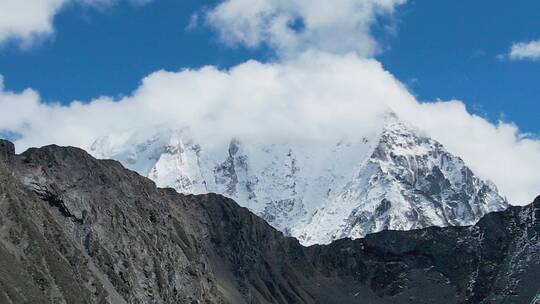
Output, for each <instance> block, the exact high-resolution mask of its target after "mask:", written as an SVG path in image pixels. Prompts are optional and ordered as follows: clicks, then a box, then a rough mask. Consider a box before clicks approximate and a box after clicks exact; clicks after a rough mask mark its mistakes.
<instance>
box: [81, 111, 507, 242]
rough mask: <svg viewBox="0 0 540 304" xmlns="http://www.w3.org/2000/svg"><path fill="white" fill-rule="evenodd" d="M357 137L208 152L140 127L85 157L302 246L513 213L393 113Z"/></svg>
mask: <svg viewBox="0 0 540 304" xmlns="http://www.w3.org/2000/svg"><path fill="white" fill-rule="evenodd" d="M358 134H359V135H358V136H356V137H349V138H340V139H338V140H336V141H334V142H332V141H322V140H298V139H295V140H277V141H270V143H268V141H266V140H257V139H248V140H242V139H238V138H231V139H230V140H228V141H226V142H224V144H221V145H219V144H214V142H212V143H211V144H206V145H205V143H203V142H204V141H202V140H198V138H197V136H195V135H193V134H192V133H190V131H189V130H188V129H179V130H177V129H159V130H157V131H153V130H142V131H140V130H139V131H134V132H130V133H127V134H116V135H115V134H113V135H109V136H107V137H104V138H100V139H98V140H97V141H96V142H94V143H93V144H92V146H91V148H90V150H89V152H90V153H91V154H92V155H94V156H95V157H97V158H106V159H107V158H110V159H115V160H118V161H120V162H121V163H122V164H124V165H125V166H126V167H127V168H129V169H132V170H135V171H137V172H139V173H140V174H141V175H143V176H147V177H149V178H150V179H152V180H153V181H155V182H156V184H157V185H158V186H160V187H172V188H174V189H176V190H177V191H178V192H180V193H184V194H203V193H219V194H222V195H225V196H227V197H230V198H232V199H234V200H235V201H236V202H238V203H239V204H240V205H241V206H244V207H247V208H248V209H249V210H251V211H252V212H254V213H255V214H257V215H259V216H260V217H262V218H263V219H265V220H266V221H267V222H268V223H269V224H270V225H272V226H273V227H275V228H276V229H278V230H280V231H282V232H284V233H285V234H286V235H289V236H294V237H296V238H297V239H299V240H300V242H301V243H302V244H304V245H312V244H329V243H330V242H332V241H333V240H336V239H340V238H361V237H364V236H366V235H367V234H369V233H373V232H379V231H382V230H388V229H392V230H410V229H417V228H424V227H430V226H451V225H453V226H459V225H461V226H463V225H472V224H474V223H476V222H477V221H478V220H479V219H480V218H481V217H482V216H483V215H485V214H486V213H489V212H493V211H501V210H504V209H506V208H507V207H508V202H507V201H506V199H504V198H503V196H502V195H501V194H500V193H499V191H498V189H497V187H496V186H495V185H494V184H493V183H492V182H490V181H487V180H484V179H482V178H480V177H478V175H476V174H475V173H474V172H473V171H472V170H471V169H470V168H469V167H468V166H467V165H466V164H465V162H464V161H463V160H462V159H461V158H459V157H458V156H455V155H453V154H451V153H450V152H448V151H447V150H446V149H445V148H444V147H443V146H442V145H441V144H440V143H439V142H437V141H436V140H433V139H431V138H429V137H428V136H426V135H425V134H423V132H421V131H419V130H418V129H416V128H414V127H413V126H410V125H408V124H407V123H405V122H403V121H401V120H400V119H399V118H398V117H397V116H395V115H393V114H389V115H387V116H385V118H384V119H382V121H381V123H380V126H379V127H377V128H375V129H374V130H369V131H365V130H359V131H358Z"/></svg>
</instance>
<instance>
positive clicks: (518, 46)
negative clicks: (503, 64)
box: [508, 40, 540, 60]
mask: <svg viewBox="0 0 540 304" xmlns="http://www.w3.org/2000/svg"><path fill="white" fill-rule="evenodd" d="M508 57H509V58H510V59H512V60H540V40H535V41H529V42H519V43H514V44H513V45H512V48H511V49H510V54H508Z"/></svg>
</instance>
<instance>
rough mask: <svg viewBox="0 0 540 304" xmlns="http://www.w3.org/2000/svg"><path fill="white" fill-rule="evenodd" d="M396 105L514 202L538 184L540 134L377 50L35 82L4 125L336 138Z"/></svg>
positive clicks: (82, 133) (206, 137)
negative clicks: (132, 79)
mask: <svg viewBox="0 0 540 304" xmlns="http://www.w3.org/2000/svg"><path fill="white" fill-rule="evenodd" d="M388 111H393V112H395V113H396V114H397V115H398V116H399V117H401V118H402V119H403V120H405V121H407V122H408V123H411V124H412V125H414V126H416V127H418V128H419V129H421V130H423V131H424V132H426V133H427V134H428V135H429V136H431V137H433V138H435V139H436V140H438V141H440V142H441V143H442V144H444V145H445V146H446V147H447V148H448V149H449V151H450V152H452V153H454V154H456V155H459V156H461V157H462V158H463V159H464V160H465V162H467V163H468V164H469V165H470V166H471V168H472V169H473V170H475V172H476V173H478V174H479V175H480V176H482V177H485V178H489V179H491V180H493V181H494V182H495V183H496V184H497V185H498V186H499V187H500V189H501V190H502V192H503V193H504V194H506V195H508V197H509V199H510V200H511V202H513V203H521V202H527V201H529V200H530V197H532V196H534V195H536V194H537V193H536V192H537V191H538V189H540V179H539V178H538V177H539V176H538V170H537V168H539V167H540V142H539V141H537V140H533V139H528V138H523V137H522V136H521V135H520V133H519V130H518V128H517V127H516V126H515V125H513V124H508V123H504V122H499V123H498V124H496V125H494V124H491V123H490V122H488V121H486V120H485V119H483V118H481V117H478V116H475V115H472V114H470V113H469V112H468V111H467V109H466V108H465V106H464V105H463V103H462V102H460V101H449V102H433V103H420V102H418V101H417V100H416V99H415V98H414V96H413V95H411V94H410V93H409V92H408V91H407V89H406V88H405V87H404V86H403V84H402V83H400V82H399V81H398V80H396V79H395V78H394V77H393V76H392V74H390V73H389V72H387V71H385V70H384V69H383V67H382V65H381V64H380V63H379V62H378V61H376V60H374V59H366V58H362V57H359V56H358V55H354V54H349V55H346V56H342V55H336V54H329V53H325V52H317V51H310V52H306V53H303V54H301V55H299V56H296V57H295V58H294V59H287V60H284V61H282V62H280V63H262V62H258V61H253V60H251V61H247V62H245V63H243V64H240V65H238V66H235V67H233V68H231V69H228V70H220V69H218V68H216V67H213V66H207V67H203V68H200V69H186V70H182V71H178V72H168V71H157V72H155V73H153V74H151V75H149V76H147V77H146V78H145V79H144V80H143V81H142V84H141V85H140V86H139V88H138V89H137V90H136V91H134V92H133V93H132V94H131V96H128V97H125V98H122V99H119V100H115V99H113V98H110V97H100V98H97V99H95V100H92V101H89V102H84V103H82V102H77V101H74V102H72V103H71V104H69V105H58V104H45V103H43V102H42V101H41V99H40V97H39V94H38V93H37V92H35V91H33V90H26V91H23V92H20V93H14V92H9V91H7V90H6V89H3V90H1V91H0V113H9V114H6V115H3V117H2V119H1V120H0V131H2V130H4V131H9V132H15V133H18V134H19V135H20V136H21V137H20V139H18V140H17V146H18V149H19V150H20V149H25V148H27V147H30V146H41V145H45V144H50V143H56V144H60V145H73V146H79V147H83V148H88V147H89V146H90V145H91V144H92V142H93V141H94V140H96V139H98V138H100V137H103V136H106V135H110V134H117V133H118V134H121V133H125V132H128V131H131V130H149V129H152V128H157V127H166V128H173V129H174V128H189V130H190V133H192V134H193V136H194V137H196V138H197V140H198V141H200V142H201V143H202V144H203V145H205V146H211V145H212V144H213V143H215V142H216V141H220V140H221V141H227V140H229V139H230V138H231V137H239V138H242V139H246V140H249V139H250V138H256V139H257V140H264V141H269V142H272V141H275V142H279V141H281V140H284V139H285V140H300V141H302V140H307V141H320V143H321V144H328V143H329V142H332V141H335V140H336V139H342V138H344V137H353V138H357V137H358V136H362V134H365V133H366V132H370V130H373V128H376V127H377V126H378V125H379V124H378V123H380V119H381V117H382V116H384V115H385V114H386V113H387V112H388Z"/></svg>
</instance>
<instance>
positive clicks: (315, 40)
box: [205, 0, 405, 56]
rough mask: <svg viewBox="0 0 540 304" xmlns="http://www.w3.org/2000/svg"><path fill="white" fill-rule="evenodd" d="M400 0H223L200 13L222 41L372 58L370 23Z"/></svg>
mask: <svg viewBox="0 0 540 304" xmlns="http://www.w3.org/2000/svg"><path fill="white" fill-rule="evenodd" d="M403 3H405V0H335V1H327V0H296V1H291V0H226V1H223V2H222V3H221V4H219V5H218V6H217V7H215V8H213V9H211V10H210V11H208V12H207V13H206V15H205V16H206V22H207V23H208V24H209V25H210V26H212V27H214V28H215V29H216V30H217V31H218V33H219V35H220V38H221V41H223V42H225V43H226V44H229V45H231V44H242V45H244V46H247V47H250V48H254V47H259V46H261V45H267V46H269V47H271V48H273V49H275V50H276V51H277V53H278V54H279V55H281V56H289V55H291V54H297V53H301V52H303V51H305V50H306V49H317V50H322V51H326V52H332V53H340V54H345V53H348V52H351V51H354V52H356V53H357V54H360V55H363V56H372V55H373V54H375V53H376V52H377V50H378V47H379V46H378V44H377V42H376V41H375V39H374V38H373V37H372V35H371V26H372V25H373V24H374V23H375V21H376V20H377V18H378V17H381V16H389V15H392V13H393V12H394V10H395V9H396V7H397V6H398V5H400V4H403Z"/></svg>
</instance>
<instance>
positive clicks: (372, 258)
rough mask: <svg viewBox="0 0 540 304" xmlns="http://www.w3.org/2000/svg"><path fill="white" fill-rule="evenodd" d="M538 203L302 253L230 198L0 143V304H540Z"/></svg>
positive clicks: (85, 159) (55, 150)
mask: <svg viewBox="0 0 540 304" xmlns="http://www.w3.org/2000/svg"><path fill="white" fill-rule="evenodd" d="M539 218H540V197H539V198H537V199H536V200H535V202H534V203H533V204H531V205H528V206H526V207H510V208H508V209H507V210H506V211H503V212H496V213H491V214H488V215H486V216H484V218H483V219H482V220H480V221H479V222H478V223H477V224H476V225H474V226H469V227H445V228H437V227H432V228H426V229H422V230H413V231H384V232H381V233H376V234H370V235H368V236H367V237H366V238H364V239H358V240H354V241H353V240H349V239H342V240H339V241H335V242H333V243H332V244H330V245H327V246H321V245H317V246H312V247H303V246H301V245H300V244H299V243H298V241H297V240H296V239H294V238H288V237H284V236H283V235H282V233H280V232H278V231H277V230H275V229H273V228H272V227H270V226H269V225H268V224H266V222H265V221H264V220H262V219H260V218H259V217H257V216H255V215H254V214H252V213H251V212H250V211H248V210H247V209H245V208H241V207H239V206H238V205H237V204H236V203H235V202H234V201H232V200H230V199H227V198H225V197H223V196H220V195H216V194H207V195H181V194H178V193H177V192H176V191H174V190H173V189H159V188H156V186H155V185H154V183H153V182H151V181H150V180H149V179H146V178H144V177H141V176H139V175H138V174H137V173H135V172H132V171H129V170H126V169H124V168H123V167H122V166H121V165H120V163H118V162H116V161H110V160H96V159H94V158H92V157H91V156H90V155H88V154H87V153H86V152H84V151H82V150H80V149H76V148H61V147H57V146H48V147H44V148H40V149H30V150H28V151H26V152H24V153H23V154H21V155H15V154H14V147H13V145H12V144H11V143H10V142H7V141H0V303H70V304H71V303H330V304H331V303H336V304H337V303H375V304H377V303H526V304H529V303H536V302H537V301H538V298H539V297H540V294H539V293H538V292H539V289H540V242H539V231H540V221H538V219H539Z"/></svg>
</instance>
